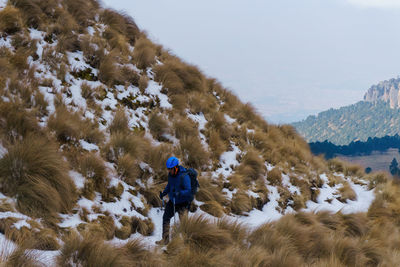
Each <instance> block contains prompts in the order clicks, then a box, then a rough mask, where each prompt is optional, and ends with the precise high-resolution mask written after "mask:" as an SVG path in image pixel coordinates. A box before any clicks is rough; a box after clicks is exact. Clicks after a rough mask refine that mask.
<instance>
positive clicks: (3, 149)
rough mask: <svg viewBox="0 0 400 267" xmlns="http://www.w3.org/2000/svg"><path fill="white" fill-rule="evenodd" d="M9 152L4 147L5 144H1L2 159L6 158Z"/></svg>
mask: <svg viewBox="0 0 400 267" xmlns="http://www.w3.org/2000/svg"><path fill="white" fill-rule="evenodd" d="M7 152H8V150H7V148H5V147H4V146H3V144H2V143H1V142H0V158H2V157H4V155H5V154H7Z"/></svg>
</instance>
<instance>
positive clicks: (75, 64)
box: [67, 51, 92, 71]
mask: <svg viewBox="0 0 400 267" xmlns="http://www.w3.org/2000/svg"><path fill="white" fill-rule="evenodd" d="M67 57H68V62H69V65H70V67H71V70H73V71H76V70H85V69H92V67H91V66H90V65H89V64H87V63H86V61H85V58H84V56H83V52H82V51H77V52H67Z"/></svg>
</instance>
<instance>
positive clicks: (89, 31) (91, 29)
mask: <svg viewBox="0 0 400 267" xmlns="http://www.w3.org/2000/svg"><path fill="white" fill-rule="evenodd" d="M87 32H88V33H89V34H90V35H91V36H93V35H94V33H95V32H96V31H95V29H94V28H93V27H92V26H89V27H87Z"/></svg>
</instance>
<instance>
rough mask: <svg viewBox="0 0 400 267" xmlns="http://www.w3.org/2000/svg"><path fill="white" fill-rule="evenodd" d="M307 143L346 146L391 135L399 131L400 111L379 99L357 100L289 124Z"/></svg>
mask: <svg viewBox="0 0 400 267" xmlns="http://www.w3.org/2000/svg"><path fill="white" fill-rule="evenodd" d="M292 125H293V127H295V128H296V130H297V131H298V133H299V134H300V135H301V136H303V137H304V138H305V139H306V140H307V142H323V141H325V140H327V141H329V142H331V143H333V144H335V145H348V144H350V143H351V142H355V141H367V140H368V138H369V137H372V138H373V137H384V136H387V135H390V136H393V135H395V134H399V133H400V110H399V109H397V108H391V107H390V104H389V103H387V102H384V101H382V100H378V101H377V102H365V101H360V102H358V103H356V104H353V105H350V106H346V107H341V108H339V109H329V110H327V111H324V112H321V113H319V114H318V115H317V116H309V117H307V118H306V119H305V120H303V121H301V122H296V123H293V124H292Z"/></svg>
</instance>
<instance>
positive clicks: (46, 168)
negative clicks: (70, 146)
mask: <svg viewBox="0 0 400 267" xmlns="http://www.w3.org/2000/svg"><path fill="white" fill-rule="evenodd" d="M0 170H1V187H2V191H3V192H4V193H5V194H7V195H9V196H13V197H14V196H15V197H16V198H17V206H18V209H19V210H20V211H21V212H23V213H26V214H30V215H33V216H35V217H50V216H54V215H55V213H59V212H63V213H66V212H69V211H70V210H71V208H72V207H73V205H74V203H75V199H76V195H75V194H76V193H75V191H76V189H75V186H74V184H73V182H72V180H71V178H70V177H69V176H68V175H67V173H68V172H67V166H66V162H65V161H64V160H63V159H62V157H61V155H60V154H59V153H58V152H57V148H56V146H55V145H54V144H52V143H51V142H49V140H47V139H45V138H44V137H40V136H28V137H26V138H25V139H24V140H22V141H20V142H16V143H15V144H13V145H11V146H10V147H9V148H8V153H7V154H6V155H5V156H4V157H3V158H1V159H0Z"/></svg>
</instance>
